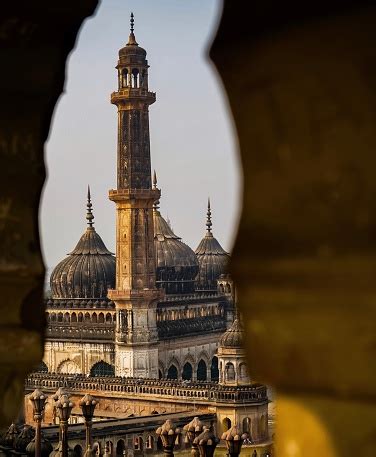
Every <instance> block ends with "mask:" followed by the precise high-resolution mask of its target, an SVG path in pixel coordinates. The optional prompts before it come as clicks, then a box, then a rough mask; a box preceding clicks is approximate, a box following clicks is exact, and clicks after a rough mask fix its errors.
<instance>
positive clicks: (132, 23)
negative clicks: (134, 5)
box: [131, 13, 134, 33]
mask: <svg viewBox="0 0 376 457" xmlns="http://www.w3.org/2000/svg"><path fill="white" fill-rule="evenodd" d="M133 32H134V15H133V13H131V33H133Z"/></svg>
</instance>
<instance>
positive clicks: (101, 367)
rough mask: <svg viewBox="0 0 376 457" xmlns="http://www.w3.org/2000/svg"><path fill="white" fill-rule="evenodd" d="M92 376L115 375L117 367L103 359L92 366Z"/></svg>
mask: <svg viewBox="0 0 376 457" xmlns="http://www.w3.org/2000/svg"><path fill="white" fill-rule="evenodd" d="M90 376H115V369H114V367H113V366H112V365H110V364H109V363H106V362H103V360H101V361H100V362H97V363H95V364H94V365H93V366H92V367H91V370H90Z"/></svg>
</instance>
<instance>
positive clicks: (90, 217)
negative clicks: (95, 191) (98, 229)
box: [86, 185, 94, 228]
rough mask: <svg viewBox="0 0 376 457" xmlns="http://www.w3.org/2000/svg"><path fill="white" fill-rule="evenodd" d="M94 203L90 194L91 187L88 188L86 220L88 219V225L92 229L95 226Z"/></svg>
mask: <svg viewBox="0 0 376 457" xmlns="http://www.w3.org/2000/svg"><path fill="white" fill-rule="evenodd" d="M92 206H93V205H92V203H91V194H90V186H89V185H88V186H87V204H86V207H87V213H86V219H87V225H88V226H89V227H90V228H92V227H93V225H94V222H93V219H94V214H93V212H92V209H91V208H92Z"/></svg>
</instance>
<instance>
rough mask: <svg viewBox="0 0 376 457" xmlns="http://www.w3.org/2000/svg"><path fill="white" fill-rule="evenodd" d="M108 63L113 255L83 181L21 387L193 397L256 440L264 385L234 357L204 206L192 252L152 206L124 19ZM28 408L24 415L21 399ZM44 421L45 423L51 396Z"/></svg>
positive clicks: (220, 267)
mask: <svg viewBox="0 0 376 457" xmlns="http://www.w3.org/2000/svg"><path fill="white" fill-rule="evenodd" d="M117 69H118V82H119V86H118V91H117V92H114V93H113V94H112V95H111V102H112V103H113V104H115V105H116V106H117V108H118V128H119V130H118V160H117V176H118V180H117V189H115V190H110V192H109V198H110V200H112V201H113V202H114V203H115V204H116V258H115V257H114V256H113V254H112V253H111V252H110V251H109V250H108V249H107V248H106V246H105V245H104V243H103V241H102V239H101V237H100V236H99V234H98V233H97V232H96V230H95V228H94V222H93V220H94V216H93V213H92V204H91V199H90V189H89V190H88V202H87V216H86V218H87V220H88V228H87V229H86V231H85V233H84V234H83V235H82V237H81V238H80V240H79V242H78V244H77V246H76V248H75V249H74V250H73V251H72V252H71V253H70V254H69V256H68V258H66V259H64V260H63V261H61V262H60V263H59V264H58V265H57V267H56V268H55V269H54V271H53V273H52V275H51V280H50V283H51V291H52V297H51V298H50V299H49V300H47V311H46V320H47V332H46V344H45V355H44V359H43V364H42V365H41V366H40V367H39V369H40V371H42V372H43V373H42V374H35V375H33V376H31V377H30V378H29V379H28V381H27V386H26V389H27V391H29V390H30V389H31V388H34V387H35V386H38V387H40V388H42V389H44V390H46V391H48V392H50V393H51V392H52V391H56V390H57V388H58V387H63V388H65V389H68V390H69V391H70V393H71V394H72V399H73V400H76V401H78V399H79V398H80V396H82V395H84V394H85V393H88V392H90V393H91V394H93V395H94V396H95V397H96V398H98V400H99V406H98V408H97V410H96V414H97V415H98V416H99V417H103V418H111V417H113V418H116V417H119V415H120V416H122V417H124V415H130V414H134V415H137V416H139V415H151V414H156V413H162V412H167V413H173V412H177V411H186V410H191V409H192V404H193V408H194V409H195V410H198V411H203V412H211V413H217V421H218V427H219V430H220V431H223V430H227V429H228V428H229V427H230V426H231V424H235V423H236V424H241V423H242V422H243V420H245V419H247V421H248V422H247V424H248V425H247V427H245V431H248V432H249V433H252V439H253V441H254V442H261V441H263V440H264V441H265V440H266V439H267V437H268V432H267V425H266V429H265V430H264V428H261V426H260V425H259V424H260V421H261V422H262V424H264V423H265V421H266V424H267V410H268V398H267V390H266V387H265V386H263V385H259V384H255V383H253V382H252V381H251V379H250V378H249V376H248V375H247V374H246V369H245V366H243V365H244V355H243V351H242V349H241V348H240V345H241V336H240V333H241V329H240V327H237V322H238V320H237V319H235V321H234V308H235V290H234V286H233V283H232V281H231V278H230V277H229V276H228V275H226V266H227V262H228V259H229V255H228V254H227V253H226V252H225V251H224V250H223V249H222V247H221V246H220V244H219V242H218V241H217V240H216V238H214V236H213V233H212V229H211V227H212V223H211V210H210V206H209V207H208V219H207V224H206V225H207V233H206V234H205V237H204V238H203V240H202V241H201V242H200V244H199V247H198V249H197V250H196V253H195V252H194V251H193V250H192V249H191V248H190V247H189V246H187V245H185V244H184V243H183V242H182V241H181V238H180V237H178V236H176V235H175V234H174V233H173V231H172V229H171V227H169V224H168V223H167V222H166V221H165V220H164V219H163V217H162V216H161V214H160V212H159V208H158V202H159V198H160V191H159V190H158V189H157V182H156V176H155V177H154V179H153V186H152V182H151V170H150V140H149V126H148V122H149V120H148V109H149V105H150V104H152V103H153V102H154V101H155V94H154V93H152V92H149V90H148V83H147V71H148V63H147V60H146V51H145V50H143V49H142V48H140V47H139V46H138V44H137V43H136V40H135V36H134V33H133V30H131V34H130V36H129V41H128V43H127V45H126V46H125V47H124V48H122V49H120V51H119V62H118V65H117ZM154 224H155V226H154ZM156 260H157V261H156ZM235 334H236V335H237V338H233V336H234V335H235ZM230 340H231V344H232V345H231V344H230V346H229V345H228V344H225V341H230ZM218 359H220V361H219V363H218ZM230 365H231V366H232V367H233V370H235V371H234V376H235V377H234V379H236V382H232V378H231V379H230V375H229V373H230V371H229V367H230ZM224 373H225V374H224ZM105 376H106V377H105ZM218 381H220V382H219V383H218ZM50 403H51V402H50ZM25 409H26V419H27V420H28V421H30V422H31V421H32V417H31V410H30V405H29V404H28V401H26V403H25ZM77 413H78V414H79V412H77ZM44 420H45V423H47V424H48V423H54V409H53V404H52V403H51V404H50V405H49V406H48V407H47V408H46V414H45V419H44ZM250 424H252V426H251V425H250ZM263 427H264V425H263ZM260 430H264V432H261V431H260Z"/></svg>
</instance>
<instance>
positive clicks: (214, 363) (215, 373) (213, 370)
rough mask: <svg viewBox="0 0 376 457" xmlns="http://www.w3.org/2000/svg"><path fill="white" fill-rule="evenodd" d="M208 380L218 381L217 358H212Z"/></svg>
mask: <svg viewBox="0 0 376 457" xmlns="http://www.w3.org/2000/svg"><path fill="white" fill-rule="evenodd" d="M210 378H211V380H212V381H218V380H219V370H218V357H216V356H214V357H213V358H212V362H211V366H210Z"/></svg>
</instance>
